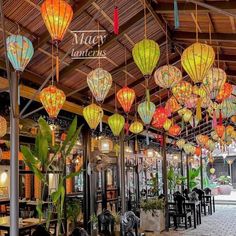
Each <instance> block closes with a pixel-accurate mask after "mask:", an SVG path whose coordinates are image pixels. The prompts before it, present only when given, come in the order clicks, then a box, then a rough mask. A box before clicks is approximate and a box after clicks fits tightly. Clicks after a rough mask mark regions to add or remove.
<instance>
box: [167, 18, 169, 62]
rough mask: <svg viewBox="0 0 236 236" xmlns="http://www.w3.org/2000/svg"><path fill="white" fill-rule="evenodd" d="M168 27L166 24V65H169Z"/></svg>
mask: <svg viewBox="0 0 236 236" xmlns="http://www.w3.org/2000/svg"><path fill="white" fill-rule="evenodd" d="M168 46H169V45H168V26H167V22H166V63H167V65H169V47H168Z"/></svg>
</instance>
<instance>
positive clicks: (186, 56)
mask: <svg viewBox="0 0 236 236" xmlns="http://www.w3.org/2000/svg"><path fill="white" fill-rule="evenodd" d="M214 60H215V52H214V50H213V48H212V47H211V46H209V45H207V44H202V43H198V42H197V43H194V44H192V45H190V46H189V47H188V48H186V49H185V50H184V52H183V54H182V56H181V64H182V66H183V68H184V70H185V71H186V72H187V74H188V75H189V77H190V78H191V79H192V81H193V82H194V83H201V82H202V81H203V79H204V77H205V76H206V74H207V72H208V70H209V69H210V68H211V66H212V65H213V63H214Z"/></svg>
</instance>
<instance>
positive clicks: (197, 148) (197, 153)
mask: <svg viewBox="0 0 236 236" xmlns="http://www.w3.org/2000/svg"><path fill="white" fill-rule="evenodd" d="M194 154H195V155H196V156H201V154H202V149H201V147H196V148H195V153H194Z"/></svg>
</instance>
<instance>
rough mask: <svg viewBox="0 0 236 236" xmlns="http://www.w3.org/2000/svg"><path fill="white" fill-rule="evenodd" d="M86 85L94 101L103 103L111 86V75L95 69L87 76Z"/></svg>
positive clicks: (100, 69)
mask: <svg viewBox="0 0 236 236" xmlns="http://www.w3.org/2000/svg"><path fill="white" fill-rule="evenodd" d="M87 84H88V87H89V89H90V91H91V92H92V94H93V96H94V98H95V99H96V101H97V102H103V101H104V99H105V97H106V96H107V94H108V92H109V90H110V88H111V85H112V77H111V74H110V73H109V72H107V71H106V70H103V69H102V68H97V69H95V70H93V71H91V72H90V73H89V74H88V76H87Z"/></svg>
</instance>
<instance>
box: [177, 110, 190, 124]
mask: <svg viewBox="0 0 236 236" xmlns="http://www.w3.org/2000/svg"><path fill="white" fill-rule="evenodd" d="M178 114H179V115H180V116H181V117H182V119H183V121H184V122H189V121H190V119H191V118H192V115H193V113H192V111H191V110H189V109H187V108H182V109H181V110H179V111H178Z"/></svg>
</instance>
